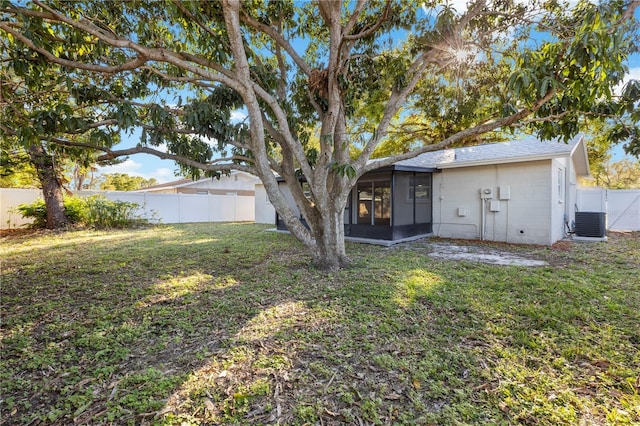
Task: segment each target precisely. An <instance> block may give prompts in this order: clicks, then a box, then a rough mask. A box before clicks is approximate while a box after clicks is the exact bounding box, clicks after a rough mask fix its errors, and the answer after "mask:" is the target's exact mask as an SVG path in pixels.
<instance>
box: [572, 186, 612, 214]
mask: <svg viewBox="0 0 640 426" xmlns="http://www.w3.org/2000/svg"><path fill="white" fill-rule="evenodd" d="M576 203H577V207H578V211H581V212H606V211H607V190H606V189H604V188H598V187H588V188H580V189H578V191H577V197H576Z"/></svg>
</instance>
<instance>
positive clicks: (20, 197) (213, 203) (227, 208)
mask: <svg viewBox="0 0 640 426" xmlns="http://www.w3.org/2000/svg"><path fill="white" fill-rule="evenodd" d="M93 194H102V195H104V196H105V197H107V198H108V199H110V200H120V201H128V202H133V203H137V204H139V205H140V209H139V210H138V212H137V214H139V215H140V216H142V217H144V218H146V219H149V220H151V221H153V222H161V223H188V222H252V221H254V219H255V203H254V197H253V196H248V195H200V194H151V193H145V192H135V193H134V192H126V191H80V192H77V193H76V195H79V196H81V197H86V196H90V195H93ZM0 195H1V198H0V207H1V208H0V214H1V216H0V217H1V219H0V220H2V223H1V226H2V229H6V228H9V227H11V228H15V227H19V226H22V225H26V224H29V223H31V221H26V220H24V219H23V218H22V216H20V215H19V214H15V213H11V210H12V209H15V207H16V206H17V205H18V204H22V203H30V202H32V201H34V200H35V199H36V198H42V192H41V191H40V190H37V189H33V190H30V189H13V188H2V190H1V191H0Z"/></svg>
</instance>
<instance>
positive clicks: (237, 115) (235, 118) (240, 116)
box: [231, 109, 247, 123]
mask: <svg viewBox="0 0 640 426" xmlns="http://www.w3.org/2000/svg"><path fill="white" fill-rule="evenodd" d="M245 118H247V113H246V112H245V111H243V110H241V109H236V110H235V111H231V122H232V123H234V122H239V121H242V120H244V119H245Z"/></svg>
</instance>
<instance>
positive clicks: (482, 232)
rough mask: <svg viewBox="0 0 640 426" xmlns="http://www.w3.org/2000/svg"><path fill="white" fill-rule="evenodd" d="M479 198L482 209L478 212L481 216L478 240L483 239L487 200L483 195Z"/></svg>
mask: <svg viewBox="0 0 640 426" xmlns="http://www.w3.org/2000/svg"><path fill="white" fill-rule="evenodd" d="M480 200H481V201H482V211H481V212H480V217H481V222H480V240H482V241H484V235H485V233H486V226H487V213H486V210H487V208H486V207H487V200H486V198H484V197H482V198H480Z"/></svg>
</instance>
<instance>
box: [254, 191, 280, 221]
mask: <svg viewBox="0 0 640 426" xmlns="http://www.w3.org/2000/svg"><path fill="white" fill-rule="evenodd" d="M255 191H256V194H255V197H254V199H255V210H256V213H255V222H256V223H269V224H272V225H274V224H275V223H276V209H275V208H274V207H273V205H272V204H271V203H270V202H269V197H267V191H265V189H264V185H263V184H262V183H258V184H256V186H255Z"/></svg>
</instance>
